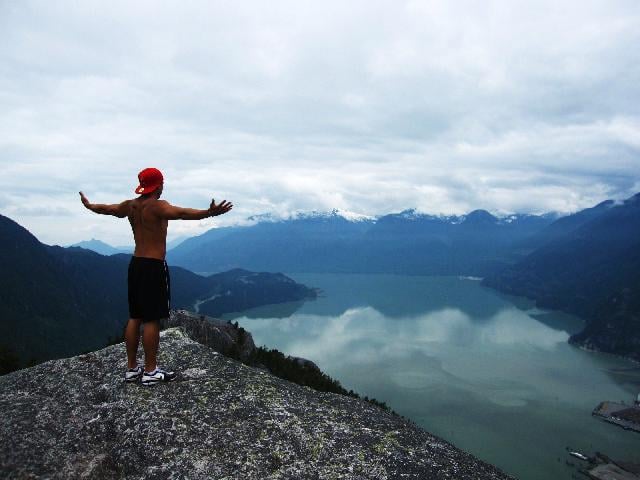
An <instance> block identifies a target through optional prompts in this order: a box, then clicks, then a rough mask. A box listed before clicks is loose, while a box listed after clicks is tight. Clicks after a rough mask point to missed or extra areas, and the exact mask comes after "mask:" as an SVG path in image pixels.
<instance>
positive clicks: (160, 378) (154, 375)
mask: <svg viewBox="0 0 640 480" xmlns="http://www.w3.org/2000/svg"><path fill="white" fill-rule="evenodd" d="M175 379H176V374H175V372H167V371H166V370H162V369H161V368H156V369H155V370H154V371H153V372H146V371H145V372H144V373H143V374H142V385H147V386H149V385H155V384H156V383H160V382H171V381H172V380H175Z"/></svg>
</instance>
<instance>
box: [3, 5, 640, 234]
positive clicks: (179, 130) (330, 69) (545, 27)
mask: <svg viewBox="0 0 640 480" xmlns="http://www.w3.org/2000/svg"><path fill="white" fill-rule="evenodd" d="M150 11H153V15H150V14H149V12H150ZM638 24H640V4H638V3H637V2H616V3H615V4H612V3H611V2H590V3H588V4H585V3H584V2H562V5H560V4H558V3H557V2H552V1H548V2H547V1H543V2H535V3H531V2H521V3H517V4H515V5H514V3H513V2H492V3H490V4H486V5H479V4H475V3H473V2H444V1H442V2H438V1H436V2H413V1H407V2H395V1H393V2H392V1H374V2H371V1H368V2H363V1H355V2H323V3H322V4H319V3H318V4H308V5H301V4H299V3H298V2H292V1H275V2H269V4H268V5H267V4H264V3H263V2H243V3H241V4H232V3H229V2H223V1H219V2H215V1H214V2H204V1H203V2H193V3H190V4H189V5H188V6H183V5H180V6H178V5H177V4H176V5H172V4H163V5H162V6H159V5H158V4H157V3H154V2H145V1H141V2H136V3H135V4H131V3H129V2H109V3H108V4H104V3H100V2H91V1H89V2H83V3H81V4H78V3H71V2H69V3H64V2H63V3H44V4H43V3H30V2H20V3H15V2H3V3H0V32H1V33H0V40H2V41H1V42H0V71H1V72H2V75H0V166H2V172H3V175H2V176H1V177H0V189H2V190H3V192H4V194H5V197H4V199H3V209H5V211H13V212H15V215H16V216H17V218H16V220H18V221H24V222H26V223H29V224H30V225H32V226H33V227H35V228H36V229H37V230H38V231H39V232H42V234H43V235H45V236H46V237H47V238H49V239H57V238H60V239H61V240H60V241H61V242H62V241H63V240H64V241H65V242H67V243H72V242H73V241H76V240H80V239H81V237H76V238H70V237H71V236H72V235H84V236H86V238H90V237H91V236H95V235H92V234H91V232H90V231H87V230H86V229H87V228H89V227H91V228H96V229H98V230H97V232H99V233H102V234H103V235H104V237H101V238H102V239H104V240H107V241H109V240H111V243H127V242H128V241H129V240H130V239H129V238H128V237H129V236H130V232H129V231H128V226H127V225H126V224H125V225H124V226H120V224H117V226H116V224H112V223H100V222H99V221H98V220H97V219H94V220H91V222H90V223H89V224H87V223H86V217H84V216H82V215H85V214H86V213H85V212H82V211H81V210H79V209H78V202H77V191H78V190H83V191H85V193H87V195H89V198H91V199H92V200H94V201H100V202H116V201H120V200H121V199H123V198H130V197H131V196H132V190H133V188H134V187H135V183H136V174H137V172H138V171H139V170H140V169H142V168H144V167H146V166H151V165H154V166H158V167H159V168H161V169H162V170H163V171H164V172H165V174H166V178H167V184H166V189H165V192H166V197H167V198H169V199H170V200H171V201H173V202H174V203H177V204H186V205H194V206H206V204H207V203H208V201H210V198H211V197H212V196H214V197H215V198H216V199H219V198H220V199H221V198H227V199H230V200H232V201H234V204H235V205H236V207H235V208H234V211H233V213H232V214H230V215H229V216H228V217H227V216H225V217H221V218H220V219H219V220H217V222H220V223H221V224H225V223H227V222H234V221H240V220H241V219H242V218H243V217H244V216H249V215H251V214H257V213H262V212H265V211H270V210H272V211H274V212H277V213H280V214H286V213H287V212H293V211H300V210H314V209H315V210H321V209H330V208H334V207H339V208H344V209H346V210H350V211H354V212H359V213H365V214H369V215H375V214H381V213H387V212H389V211H398V210H402V209H404V208H409V207H418V208H420V209H422V210H425V211H431V212H434V213H436V212H437V213H463V212H464V211H468V210H470V209H473V208H487V209H489V210H492V211H496V212H498V211H503V212H510V211H516V210H520V211H544V210H560V211H573V210H576V209H579V208H584V207H587V206H590V205H591V204H593V203H596V202H598V201H600V200H603V199H604V198H607V197H614V198H616V197H617V198H620V197H624V196H628V195H630V194H632V193H635V190H638V185H639V183H640V181H639V177H638V173H637V172H638V171H639V170H638V167H640V157H639V153H640V152H639V150H640V135H639V134H638V131H640V102H639V101H638V100H640V91H639V89H640V87H638V85H640V66H639V65H640V49H638V48H636V46H637V45H638V44H640V29H638V28H637V26H638ZM25 185H29V186H30V190H29V192H28V193H25ZM43 201H44V202H47V203H50V204H51V205H55V208H60V209H61V210H60V211H61V212H62V211H69V212H73V213H72V215H71V216H70V217H65V218H64V219H62V218H61V220H60V222H61V223H64V228H63V227H62V226H53V225H52V224H51V223H46V222H41V223H39V224H38V223H34V222H36V220H37V217H29V216H28V215H27V214H26V213H24V212H26V210H25V211H24V212H23V213H20V208H27V209H29V208H31V207H30V206H26V207H25V206H24V203H25V202H26V203H27V204H29V205H30V204H31V202H43ZM11 209H13V210H11ZM53 211H55V209H54V210H53ZM80 212H82V213H80ZM103 220H104V219H102V218H100V221H103ZM74 222H75V224H74ZM211 225H212V224H211V223H204V224H189V225H187V224H184V225H182V224H180V226H179V227H178V226H176V229H179V230H180V231H181V232H190V231H191V232H199V231H202V230H203V229H205V228H207V227H210V226H211ZM56 241H57V240H56Z"/></svg>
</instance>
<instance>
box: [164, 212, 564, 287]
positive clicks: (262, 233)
mask: <svg viewBox="0 0 640 480" xmlns="http://www.w3.org/2000/svg"><path fill="white" fill-rule="evenodd" d="M554 219H555V216H554V215H551V214H549V215H542V216H537V215H512V216H509V217H505V218H497V217H495V216H493V215H491V214H490V213H489V212H487V211H485V210H475V211H473V212H471V213H469V214H467V215H463V216H434V215H427V214H420V213H417V212H416V211H415V210H405V211H403V212H400V213H395V214H389V215H384V216H382V217H379V218H377V219H369V218H361V219H355V220H352V219H349V218H345V217H344V216H342V215H340V214H339V213H338V212H337V211H335V210H334V211H332V212H329V213H323V214H318V213H314V214H307V215H299V216H297V217H293V218H290V219H287V220H279V221H272V220H266V221H264V220H263V221H259V222H258V223H256V224H255V225H251V226H240V227H226V228H216V229H212V230H209V231H208V232H206V233H204V234H203V235H200V236H198V237H194V238H190V239H188V240H185V241H184V242H183V243H182V244H181V245H179V246H178V247H176V248H174V249H172V250H171V251H169V252H168V254H167V259H168V261H169V262H170V263H172V264H174V265H180V266H182V267H185V268H188V269H190V270H192V271H196V272H213V271H219V270H224V269H228V268H233V267H235V266H240V265H243V266H244V267H243V268H249V269H254V270H260V271H262V270H266V271H285V272H358V273H399V274H425V275H454V274H455V275H457V274H464V275H479V276H484V275H486V274H488V273H490V272H493V271H495V270H496V269H498V268H500V267H501V266H503V265H506V264H509V263H511V262H512V259H513V256H514V255H517V254H518V252H519V250H520V249H521V246H520V242H522V241H523V240H524V239H525V238H528V237H530V236H531V235H533V234H534V233H536V232H539V231H540V230H542V229H543V228H544V227H545V226H547V225H549V224H550V223H551V222H552V221H553V220H554Z"/></svg>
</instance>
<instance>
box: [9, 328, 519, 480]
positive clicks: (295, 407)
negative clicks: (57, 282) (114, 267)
mask: <svg viewBox="0 0 640 480" xmlns="http://www.w3.org/2000/svg"><path fill="white" fill-rule="evenodd" d="M161 336H162V339H161V350H160V355H159V364H160V365H161V366H166V367H169V368H173V369H176V371H178V372H179V373H178V379H177V380H176V381H174V382H172V383H169V384H164V385H157V386H154V387H143V386H142V385H140V384H138V383H134V384H128V383H124V382H123V375H124V369H125V366H126V365H125V364H126V362H125V358H126V355H125V348H124V344H122V343H121V344H117V345H113V346H110V347H107V348H104V349H102V350H98V351H95V352H92V353H88V354H85V355H80V356H76V357H72V358H67V359H60V360H51V361H48V362H45V363H43V364H40V365H37V366H35V367H32V368H29V369H25V370H19V371H16V372H13V373H11V374H8V375H5V376H2V377H0V411H2V418H1V419H0V443H1V444H2V445H3V448H2V449H0V477H2V478H16V479H17V478H64V479H69V478H125V477H126V478H130V479H165V478H193V479H222V478H225V479H306V478H314V479H329V478H341V479H342V478H344V479H376V480H380V479H395V478H415V479H418V478H419V479H436V478H437V479H447V478H451V479H454V478H455V479H464V478H474V479H505V478H509V477H507V476H506V475H505V474H503V473H502V472H500V471H499V470H498V469H497V468H495V467H493V466H491V465H488V464H486V463H484V462H481V461H479V460H477V459H476V458H474V457H472V456H471V455H469V454H467V453H464V452H462V451H460V450H458V449H457V448H455V447H453V446H452V445H450V444H449V443H447V442H445V441H443V440H441V439H439V438H437V437H435V436H433V435H431V434H429V433H427V432H425V431H424V430H422V429H420V428H418V427H417V426H415V425H414V424H413V423H411V422H409V421H408V420H405V419H403V418H401V417H398V416H396V415H392V414H390V413H387V412H385V411H384V410H382V409H380V408H378V407H376V406H374V405H371V404H369V403H368V402H365V401H362V400H358V399H354V398H351V397H347V396H343V395H337V394H333V393H322V392H318V391H315V390H312V389H310V388H308V387H303V386H299V385H296V384H294V383H291V382H288V381H286V380H282V379H280V378H278V377H275V376H273V375H271V374H270V373H268V372H266V371H264V370H261V369H258V368H252V367H248V366H246V365H244V364H242V363H240V362H238V361H236V360H233V359H231V358H228V357H225V356H224V355H221V354H220V353H218V352H217V351H215V350H214V349H213V348H211V347H208V346H205V345H203V344H200V343H198V342H196V341H194V340H192V339H191V338H189V336H188V335H187V334H186V331H185V329H184V328H170V329H168V330H165V331H163V332H162V333H161Z"/></svg>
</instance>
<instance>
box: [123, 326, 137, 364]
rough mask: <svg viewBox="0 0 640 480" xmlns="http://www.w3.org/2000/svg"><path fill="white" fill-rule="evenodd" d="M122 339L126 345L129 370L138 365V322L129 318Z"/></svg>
mask: <svg viewBox="0 0 640 480" xmlns="http://www.w3.org/2000/svg"><path fill="white" fill-rule="evenodd" d="M124 338H125V341H126V344H127V361H128V363H129V368H135V367H136V365H137V364H138V362H137V360H136V356H137V354H138V342H140V320H139V319H137V318H130V319H129V322H128V323H127V327H126V328H125V331H124Z"/></svg>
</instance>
